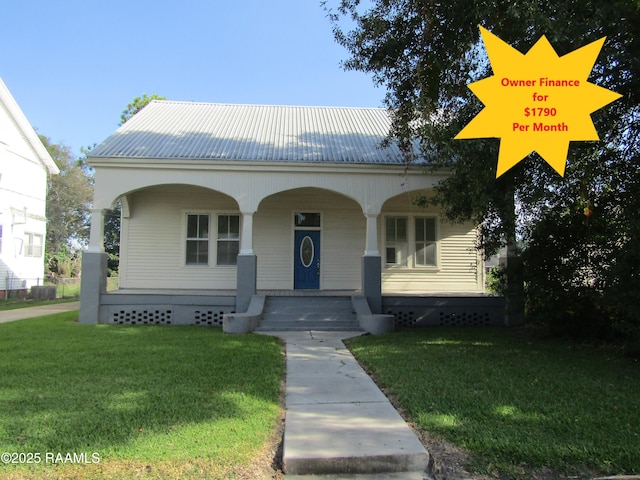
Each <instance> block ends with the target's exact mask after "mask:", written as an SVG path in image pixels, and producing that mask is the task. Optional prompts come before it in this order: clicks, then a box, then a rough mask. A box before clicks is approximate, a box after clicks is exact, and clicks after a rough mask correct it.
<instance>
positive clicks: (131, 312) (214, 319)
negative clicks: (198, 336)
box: [101, 305, 235, 327]
mask: <svg viewBox="0 0 640 480" xmlns="http://www.w3.org/2000/svg"><path fill="white" fill-rule="evenodd" d="M103 308H104V309H105V310H106V311H105V312H103V313H102V315H101V316H102V317H103V318H106V319H107V322H106V323H112V324H119V325H201V326H212V327H221V326H222V317H223V315H224V314H225V313H234V312H235V310H234V308H233V307H231V306H228V305H221V306H215V305H214V306H209V305H207V306H197V305H164V306H147V305H131V306H127V305H119V306H115V305H113V306H111V305H109V306H105V307H103Z"/></svg>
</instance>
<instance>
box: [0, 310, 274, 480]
mask: <svg viewBox="0 0 640 480" xmlns="http://www.w3.org/2000/svg"><path fill="white" fill-rule="evenodd" d="M76 318H77V312H69V313H62V314H57V315H52V316H48V317H40V318H37V319H31V320H23V321H19V322H11V323H6V324H0V452H27V453H28V452H30V453H40V454H41V455H42V457H43V461H42V462H41V463H40V465H37V466H35V467H34V466H33V465H32V466H23V467H18V468H17V467H14V466H11V465H10V466H7V465H2V464H0V477H2V478H3V479H4V478H12V476H13V478H21V479H22V478H38V479H41V478H58V477H59V476H61V478H114V479H115V478H118V479H120V478H144V479H147V478H149V479H151V478H178V477H180V478H236V476H234V471H236V472H237V471H239V470H242V468H244V467H246V466H247V465H250V464H251V462H252V461H253V460H254V458H255V457H256V455H257V453H258V452H260V450H261V448H263V446H264V445H265V442H266V440H267V439H268V437H269V436H270V435H271V434H272V432H273V431H274V429H275V426H276V425H277V423H278V419H279V418H280V395H281V388H282V380H283V377H284V357H283V353H282V346H281V344H280V343H279V341H278V340H277V339H275V338H272V337H265V336H260V335H241V336H231V335H225V334H223V333H222V332H221V330H220V329H210V328H202V327H167V326H161V327H156V326H141V327H132V326H122V327H121V326H112V325H97V326H87V325H80V324H78V323H76V321H75V320H76ZM46 452H54V453H56V452H60V453H63V454H66V453H78V454H80V453H87V454H88V456H89V458H91V455H92V454H93V452H96V453H97V454H98V455H99V458H100V462H99V463H93V464H88V465H70V464H67V465H60V464H57V465H53V464H48V465H45V462H44V455H45V453H46ZM89 463H91V462H89ZM29 475H31V476H29Z"/></svg>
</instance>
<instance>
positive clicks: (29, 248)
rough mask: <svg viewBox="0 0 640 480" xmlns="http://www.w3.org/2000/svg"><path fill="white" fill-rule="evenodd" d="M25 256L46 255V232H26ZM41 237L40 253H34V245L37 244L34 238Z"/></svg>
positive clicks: (38, 256) (40, 256) (39, 256)
mask: <svg viewBox="0 0 640 480" xmlns="http://www.w3.org/2000/svg"><path fill="white" fill-rule="evenodd" d="M23 236H24V244H23V245H24V250H23V252H24V257H25V258H42V257H43V256H44V234H42V233H36V232H24V234H23ZM35 237H40V244H39V245H38V247H39V248H40V253H39V254H38V255H34V254H33V246H34V245H35V244H34V242H33V239H34V238H35Z"/></svg>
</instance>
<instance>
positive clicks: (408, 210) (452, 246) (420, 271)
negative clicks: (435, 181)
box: [378, 192, 483, 293]
mask: <svg viewBox="0 0 640 480" xmlns="http://www.w3.org/2000/svg"><path fill="white" fill-rule="evenodd" d="M418 193H419V192H416V193H408V194H403V195H399V196H397V197H394V198H392V199H390V200H388V201H387V202H386V203H385V204H384V206H383V209H382V213H381V215H380V217H379V219H378V232H379V242H380V244H379V248H380V252H381V254H382V262H383V267H382V292H383V293H441V292H442V293H446V292H452V293H453V292H480V291H482V290H483V286H482V281H481V279H482V277H481V275H482V269H481V265H479V262H481V259H480V258H479V256H478V252H477V250H476V248H475V243H476V230H475V228H474V226H473V225H471V224H459V223H455V224H452V223H449V222H446V221H444V220H443V219H442V218H441V217H440V216H439V212H438V210H437V209H434V208H433V207H427V208H421V207H418V206H416V205H415V204H414V199H415V198H416V196H417V194H418ZM387 216H405V217H408V218H409V224H411V223H413V218H415V217H425V216H426V217H431V216H436V217H437V218H438V222H437V239H438V247H437V248H438V265H437V267H435V268H434V267H414V266H413V264H412V261H411V259H409V261H408V265H407V267H385V266H384V261H385V258H384V255H385V236H384V225H385V221H384V219H385V218H386V217H387ZM410 232H412V230H411V229H410ZM412 243H413V241H412V239H411V238H410V239H409V244H410V245H411V244H412ZM412 252H413V249H412V247H411V246H410V247H409V253H410V254H411V253H412Z"/></svg>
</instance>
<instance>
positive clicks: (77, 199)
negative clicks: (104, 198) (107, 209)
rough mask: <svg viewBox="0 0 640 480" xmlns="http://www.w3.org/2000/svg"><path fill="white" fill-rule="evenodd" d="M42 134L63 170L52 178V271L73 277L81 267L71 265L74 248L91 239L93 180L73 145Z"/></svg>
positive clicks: (49, 240)
mask: <svg viewBox="0 0 640 480" xmlns="http://www.w3.org/2000/svg"><path fill="white" fill-rule="evenodd" d="M39 137H40V141H41V142H42V144H43V145H44V147H45V148H46V149H47V151H48V152H49V154H50V155H51V158H53V160H54V162H55V163H56V165H57V166H58V168H59V169H60V173H59V174H58V175H51V176H50V177H49V185H48V189H47V240H46V243H45V248H46V252H45V253H46V258H47V264H48V267H49V270H50V271H51V272H52V273H56V274H59V275H61V276H72V275H73V274H74V273H77V270H78V268H77V266H74V267H71V266H68V265H69V261H70V259H71V258H73V256H74V255H73V251H74V250H77V249H78V248H80V247H82V246H84V245H86V243H87V242H88V239H89V225H90V220H89V219H90V212H91V210H90V208H91V202H92V200H93V179H92V178H91V175H90V173H89V171H88V169H87V168H86V166H85V164H84V163H83V162H82V160H76V159H75V158H74V155H73V153H72V152H71V149H70V148H69V147H67V146H66V145H64V144H53V143H51V140H50V139H49V138H47V137H45V136H43V135H39Z"/></svg>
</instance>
